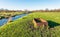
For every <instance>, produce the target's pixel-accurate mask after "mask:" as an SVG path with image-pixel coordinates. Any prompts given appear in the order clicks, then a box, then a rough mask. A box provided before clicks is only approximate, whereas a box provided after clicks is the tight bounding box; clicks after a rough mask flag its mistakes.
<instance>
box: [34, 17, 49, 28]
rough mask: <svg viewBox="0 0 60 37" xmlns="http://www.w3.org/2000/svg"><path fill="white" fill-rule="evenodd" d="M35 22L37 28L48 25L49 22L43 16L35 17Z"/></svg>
mask: <svg viewBox="0 0 60 37" xmlns="http://www.w3.org/2000/svg"><path fill="white" fill-rule="evenodd" d="M33 23H34V27H35V28H38V27H39V26H40V27H47V26H48V22H47V21H46V20H44V19H42V18H34V19H33Z"/></svg>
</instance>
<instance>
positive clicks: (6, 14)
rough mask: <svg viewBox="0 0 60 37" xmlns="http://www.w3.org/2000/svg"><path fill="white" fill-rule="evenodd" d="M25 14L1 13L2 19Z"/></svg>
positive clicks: (0, 17)
mask: <svg viewBox="0 0 60 37" xmlns="http://www.w3.org/2000/svg"><path fill="white" fill-rule="evenodd" d="M23 13H24V12H0V19H2V18H9V17H10V16H12V17H13V16H16V15H20V14H23Z"/></svg>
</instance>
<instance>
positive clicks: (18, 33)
mask: <svg viewBox="0 0 60 37" xmlns="http://www.w3.org/2000/svg"><path fill="white" fill-rule="evenodd" d="M33 18H43V19H45V20H47V21H48V23H49V27H50V28H51V29H48V30H46V29H44V30H43V31H42V32H41V31H40V29H39V30H37V29H32V28H31V26H33V22H32V20H33ZM59 24H60V13H57V12H55V13H53V12H51V13H49V12H48V13H39V12H37V13H31V14H29V15H27V16H24V17H22V18H20V19H17V20H15V21H14V22H11V23H8V24H6V25H3V26H1V27H0V36H1V37H42V36H43V37H59V36H60V33H59V32H60V26H59Z"/></svg>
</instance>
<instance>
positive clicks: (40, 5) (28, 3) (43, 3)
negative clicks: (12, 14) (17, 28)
mask: <svg viewBox="0 0 60 37" xmlns="http://www.w3.org/2000/svg"><path fill="white" fill-rule="evenodd" d="M0 8H4V9H11V10H13V9H14V10H17V9H19V10H24V9H28V10H36V9H37V10H38V9H45V8H48V9H58V8H60V0H0Z"/></svg>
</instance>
